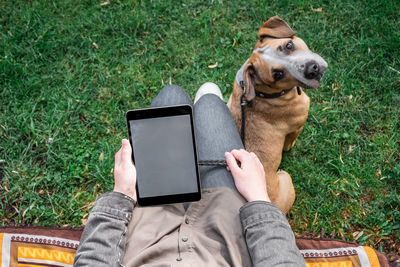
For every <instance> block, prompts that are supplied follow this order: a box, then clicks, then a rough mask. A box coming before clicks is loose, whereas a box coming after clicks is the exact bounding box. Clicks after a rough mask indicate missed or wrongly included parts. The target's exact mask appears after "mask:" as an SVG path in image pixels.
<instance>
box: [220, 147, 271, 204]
mask: <svg viewBox="0 0 400 267" xmlns="http://www.w3.org/2000/svg"><path fill="white" fill-rule="evenodd" d="M225 159H226V163H227V164H228V167H227V169H228V170H230V171H231V173H232V176H233V179H234V180H235V185H236V188H237V189H238V191H239V193H240V194H242V196H243V197H244V198H245V199H246V200H247V201H248V202H251V201H255V200H264V201H268V202H271V200H270V199H269V196H268V192H267V183H266V181H265V172H264V167H263V166H262V164H261V162H260V160H259V159H258V157H257V156H256V154H254V153H253V152H250V153H249V152H247V151H245V150H244V149H240V150H236V149H234V150H232V151H231V152H230V153H229V152H225ZM237 160H238V161H239V162H240V167H239V165H238V164H237Z"/></svg>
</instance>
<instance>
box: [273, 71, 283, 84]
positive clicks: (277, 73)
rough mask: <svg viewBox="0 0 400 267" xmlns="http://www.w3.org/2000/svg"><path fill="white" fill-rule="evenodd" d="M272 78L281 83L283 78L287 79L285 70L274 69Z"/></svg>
mask: <svg viewBox="0 0 400 267" xmlns="http://www.w3.org/2000/svg"><path fill="white" fill-rule="evenodd" d="M272 77H273V78H274V80H275V81H279V80H282V79H283V77H285V73H284V72H283V70H279V69H274V70H272Z"/></svg>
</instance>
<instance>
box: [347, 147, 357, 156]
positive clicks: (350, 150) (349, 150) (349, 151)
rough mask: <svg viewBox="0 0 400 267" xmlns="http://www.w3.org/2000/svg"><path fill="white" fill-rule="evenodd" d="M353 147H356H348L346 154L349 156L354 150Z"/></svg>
mask: <svg viewBox="0 0 400 267" xmlns="http://www.w3.org/2000/svg"><path fill="white" fill-rule="evenodd" d="M355 147H356V146H354V145H350V146H349V149H348V150H347V154H350V153H351V152H352V151H353V150H354V148H355Z"/></svg>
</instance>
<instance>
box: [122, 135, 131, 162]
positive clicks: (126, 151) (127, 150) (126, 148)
mask: <svg viewBox="0 0 400 267" xmlns="http://www.w3.org/2000/svg"><path fill="white" fill-rule="evenodd" d="M121 150H122V151H121V152H122V153H121V158H122V161H127V160H129V161H130V159H131V155H132V147H131V144H130V143H129V141H128V140H127V139H122V148H121Z"/></svg>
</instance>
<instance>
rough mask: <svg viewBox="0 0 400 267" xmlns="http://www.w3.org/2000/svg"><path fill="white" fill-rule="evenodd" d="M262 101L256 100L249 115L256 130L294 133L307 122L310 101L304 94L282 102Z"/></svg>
mask: <svg viewBox="0 0 400 267" xmlns="http://www.w3.org/2000/svg"><path fill="white" fill-rule="evenodd" d="M280 102H281V103H280ZM280 102H279V101H275V102H273V101H270V102H268V101H263V99H258V100H256V101H255V103H254V108H253V110H251V112H249V113H251V114H249V117H250V118H249V119H251V120H252V121H253V123H251V124H253V125H254V127H256V128H261V129H262V128H272V129H276V130H280V131H283V132H286V133H290V132H293V131H296V130H297V129H298V128H300V127H302V126H303V125H304V123H305V122H306V120H307V117H308V110H309V106H310V99H309V97H308V96H307V95H306V94H304V93H303V94H302V95H299V96H297V97H296V98H295V99H293V100H291V101H288V102H284V101H280Z"/></svg>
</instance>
